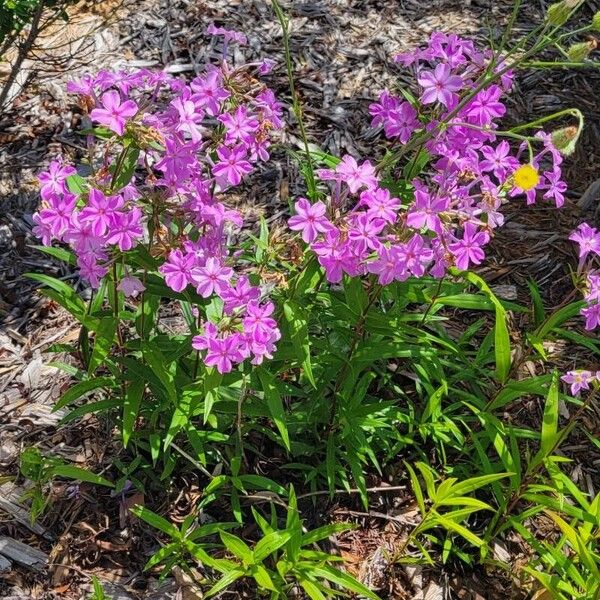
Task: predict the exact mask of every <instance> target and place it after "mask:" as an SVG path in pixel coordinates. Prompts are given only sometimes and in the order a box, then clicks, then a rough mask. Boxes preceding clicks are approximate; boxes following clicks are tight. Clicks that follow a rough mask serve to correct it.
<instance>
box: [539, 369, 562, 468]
mask: <svg viewBox="0 0 600 600" xmlns="http://www.w3.org/2000/svg"><path fill="white" fill-rule="evenodd" d="M557 433H558V372H557V371H554V373H553V375H552V383H551V384H550V389H549V390H548V396H547V398H546V405H545V406H544V418H543V421H542V434H541V442H540V452H541V455H542V456H548V454H549V453H550V452H552V450H553V448H554V445H555V443H556V438H557Z"/></svg>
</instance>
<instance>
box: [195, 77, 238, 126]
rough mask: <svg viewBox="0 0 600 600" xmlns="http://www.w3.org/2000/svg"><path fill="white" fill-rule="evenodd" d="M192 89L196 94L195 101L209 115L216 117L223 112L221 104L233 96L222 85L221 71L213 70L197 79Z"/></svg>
mask: <svg viewBox="0 0 600 600" xmlns="http://www.w3.org/2000/svg"><path fill="white" fill-rule="evenodd" d="M190 87H191V88H192V91H193V92H194V96H193V98H192V99H193V101H194V102H197V103H198V104H200V106H202V107H204V109H205V110H206V112H207V113H208V114H209V115H212V116H214V115H216V114H218V113H219V112H220V110H221V103H222V102H223V101H224V100H227V98H229V96H230V95H231V94H230V93H229V92H228V91H227V90H226V89H225V88H224V87H223V85H222V76H221V72H220V71H219V69H212V70H211V71H209V72H208V73H207V74H206V75H204V76H203V77H196V79H194V80H193V81H192V82H191V83H190Z"/></svg>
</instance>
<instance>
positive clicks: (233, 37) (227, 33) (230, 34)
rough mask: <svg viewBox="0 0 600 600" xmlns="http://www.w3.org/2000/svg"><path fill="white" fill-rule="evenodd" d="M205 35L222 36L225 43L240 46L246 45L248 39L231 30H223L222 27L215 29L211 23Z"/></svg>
mask: <svg viewBox="0 0 600 600" xmlns="http://www.w3.org/2000/svg"><path fill="white" fill-rule="evenodd" d="M206 33H208V35H220V36H223V38H224V39H225V42H237V43H238V44H240V45H241V46H244V45H245V44H247V43H248V38H247V37H246V36H245V35H244V34H243V33H240V32H239V31H234V30H233V29H225V28H224V27H216V26H215V25H214V23H211V24H210V25H209V26H208V27H207V28H206Z"/></svg>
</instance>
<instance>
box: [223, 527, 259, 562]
mask: <svg viewBox="0 0 600 600" xmlns="http://www.w3.org/2000/svg"><path fill="white" fill-rule="evenodd" d="M219 536H220V538H221V541H222V542H223V544H224V545H225V547H226V548H227V550H229V552H231V553H232V554H233V555H234V556H237V557H238V558H239V559H240V560H241V561H243V562H244V564H246V565H250V564H252V563H253V559H254V555H253V554H252V550H250V547H249V546H248V544H246V543H245V542H244V541H243V540H241V539H240V538H239V537H237V536H235V535H233V534H232V533H228V532H227V531H220V532H219Z"/></svg>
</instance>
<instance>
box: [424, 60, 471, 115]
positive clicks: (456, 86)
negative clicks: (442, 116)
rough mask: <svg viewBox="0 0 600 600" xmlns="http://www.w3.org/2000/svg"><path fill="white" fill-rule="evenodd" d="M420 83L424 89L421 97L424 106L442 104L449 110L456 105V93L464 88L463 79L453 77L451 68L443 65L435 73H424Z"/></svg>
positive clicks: (438, 66) (456, 76) (436, 68)
mask: <svg viewBox="0 0 600 600" xmlns="http://www.w3.org/2000/svg"><path fill="white" fill-rule="evenodd" d="M418 82H419V85H420V86H421V87H422V88H423V94H422V95H421V102H423V104H433V103H434V102H440V103H441V104H443V105H444V106H445V107H446V108H449V109H450V108H452V107H453V106H454V105H455V104H456V100H457V95H456V94H455V93H454V92H457V91H458V90H460V89H461V88H462V86H463V81H462V79H461V78H460V77H459V76H458V75H453V74H452V69H451V68H450V66H449V65H446V64H443V63H440V64H439V65H437V66H436V67H435V69H434V70H433V72H432V71H422V72H421V74H420V75H419V78H418Z"/></svg>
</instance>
